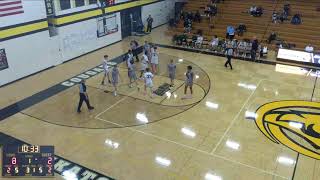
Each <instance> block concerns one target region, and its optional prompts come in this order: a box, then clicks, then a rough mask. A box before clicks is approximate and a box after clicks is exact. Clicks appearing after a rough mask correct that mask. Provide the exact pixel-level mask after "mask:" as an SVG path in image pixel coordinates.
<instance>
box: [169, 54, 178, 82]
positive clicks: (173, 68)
mask: <svg viewBox="0 0 320 180" xmlns="http://www.w3.org/2000/svg"><path fill="white" fill-rule="evenodd" d="M176 69H177V66H176V64H175V63H173V59H171V60H170V63H169V64H168V73H169V78H170V81H171V84H170V86H171V87H173V85H174V79H175V77H176Z"/></svg>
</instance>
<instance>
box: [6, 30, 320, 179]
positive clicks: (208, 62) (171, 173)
mask: <svg viewBox="0 0 320 180" xmlns="http://www.w3.org/2000/svg"><path fill="white" fill-rule="evenodd" d="M165 28H166V27H165V26H162V27H160V28H158V29H156V30H155V31H154V32H153V33H152V34H151V35H148V36H144V37H134V39H137V40H139V42H140V44H142V42H144V40H148V41H150V42H153V43H157V44H163V45H169V44H170V40H169V39H170V37H166V35H165V34H164V30H165ZM131 39H132V37H130V38H128V39H125V40H123V41H121V42H118V43H117V44H114V45H111V46H109V47H106V48H104V49H101V50H99V51H96V52H93V53H91V54H88V55H85V56H83V57H80V58H79V61H72V62H70V63H71V64H72V67H70V65H69V64H68V63H66V64H63V65H61V66H58V67H56V68H54V69H50V70H49V71H44V72H42V73H40V74H37V75H35V76H31V77H28V78H26V79H23V80H21V81H19V82H17V83H16V84H12V85H10V86H6V87H3V88H2V89H1V90H0V93H1V94H2V96H1V97H2V98H3V100H2V104H1V107H3V108H4V107H7V106H8V105H10V104H12V103H15V102H18V101H22V100H23V99H25V98H29V99H28V100H27V101H24V104H21V106H18V107H17V108H16V110H15V113H13V115H12V116H10V117H8V118H6V119H4V120H2V121H0V132H2V136H3V137H6V139H7V140H8V142H7V143H10V142H18V141H19V142H23V143H28V144H37V145H54V148H55V155H56V159H55V166H54V169H55V177H54V179H100V180H101V179H108V178H109V179H117V180H136V179H137V180H158V179H159V180H173V179H179V180H189V179H190V180H200V179H205V180H230V179H236V180H258V179H259V180H281V179H294V180H317V179H319V177H320V161H319V160H317V159H319V155H320V148H319V147H320V143H319V136H318V135H319V132H320V128H319V118H315V119H316V120H315V121H314V122H313V123H307V121H306V120H301V121H300V124H303V125H302V126H299V124H298V126H297V123H296V124H294V123H293V124H291V126H289V125H281V124H276V123H273V124H272V122H269V121H268V122H265V121H264V122H263V123H262V124H266V123H270V124H271V125H268V126H267V125H266V126H267V127H268V128H267V130H265V129H261V126H259V121H258V119H259V117H261V115H263V116H265V114H259V113H262V109H261V108H260V110H261V111H257V110H258V108H259V107H262V106H263V105H264V104H267V103H272V102H275V101H278V102H282V101H284V100H294V101H303V102H308V101H313V102H316V101H319V99H320V83H319V82H318V77H317V74H316V73H315V72H313V71H310V72H309V73H307V74H305V75H296V74H292V73H284V72H278V71H276V68H275V67H276V66H275V65H272V64H264V63H256V62H247V61H242V60H237V59H234V60H233V62H232V63H233V66H234V69H233V70H230V69H229V68H228V69H226V68H225V67H224V62H225V58H224V57H219V56H212V55H206V54H204V53H195V52H190V51H186V50H177V49H174V48H169V47H161V46H160V47H159V52H160V55H159V62H160V67H159V72H158V74H157V75H155V78H154V89H157V88H158V87H159V86H161V85H163V84H164V83H170V80H169V78H168V73H167V64H168V63H169V61H170V60H171V59H173V60H174V61H175V63H176V64H177V73H176V81H175V86H174V87H173V88H171V89H170V90H168V91H167V92H165V93H164V95H163V96H155V97H154V98H150V97H149V96H148V95H147V96H145V95H144V93H143V91H144V90H143V85H144V84H143V81H142V80H138V86H139V89H140V90H138V88H137V87H135V86H134V87H132V88H130V87H129V86H128V83H129V80H128V76H127V68H126V65H125V62H123V63H119V70H120V84H119V91H118V96H113V94H112V91H113V88H112V86H111V85H110V84H107V85H106V86H103V85H100V83H101V79H102V74H103V73H102V72H101V71H100V72H99V66H100V64H101V59H102V56H103V55H104V54H109V57H110V59H114V58H116V57H118V56H120V55H122V54H123V52H125V51H126V50H127V49H128V46H129V45H128V42H129V41H130V40H131ZM139 56H141V54H140V55H139ZM87 59H90V60H91V59H92V61H86V60H87ZM117 62H118V61H117ZM139 65H140V64H139V63H138V69H139ZM189 65H191V66H192V67H193V72H194V74H195V81H194V86H193V88H194V94H193V98H192V99H181V97H183V96H184V92H183V91H184V82H185V72H186V67H187V66H189ZM91 68H96V69H95V70H94V69H91ZM69 70H70V71H69ZM90 70H91V71H94V73H91V74H90V73H85V72H88V71H90ZM100 70H101V68H100ZM58 72H59V73H58ZM55 73H57V74H59V75H57V77H54V76H53V75H54V74H55ZM81 73H82V74H87V75H88V76H83V75H82V76H80V75H79V74H81ZM89 75H90V76H89ZM137 75H140V72H137ZM72 77H78V78H80V77H85V79H86V84H87V88H88V89H87V91H88V94H89V97H90V102H91V104H92V105H93V106H94V107H95V109H94V110H93V111H88V110H87V108H86V106H85V105H84V106H83V107H82V112H81V113H80V114H78V113H77V112H76V106H77V103H78V100H79V99H78V98H79V94H78V93H79V88H78V86H77V85H76V83H74V84H72V85H70V84H69V85H70V86H64V87H63V88H60V89H59V88H56V89H55V90H53V89H54V87H60V86H61V87H62V86H63V84H64V85H66V83H64V82H72V81H70V79H72ZM46 78H50V81H49V82H48V81H46ZM80 79H81V78H80ZM33 83H34V84H35V86H36V87H39V86H42V87H40V88H36V89H34V87H32V84H33ZM21 89H25V91H24V94H19V90H21ZM9 92H13V94H9ZM26 92H28V93H26ZM39 92H44V93H43V94H41V95H36V96H33V97H32V95H33V94H36V93H39ZM2 98H1V99H2ZM35 98H38V99H37V100H35ZM39 98H40V99H39ZM289 104H290V103H289ZM298 104H299V103H298ZM302 104H303V103H302ZM303 105H304V104H303ZM274 106H276V105H274ZM274 106H272V107H274ZM311 106H316V105H314V104H311V105H306V108H305V109H306V110H304V111H303V112H304V113H306V112H310V113H311V114H312V115H314V116H315V117H319V114H318V113H319V112H318V111H319V109H317V108H315V107H314V108H312V107H311ZM22 107H23V108H22ZM263 107H265V106H263ZM281 107H284V109H285V110H284V111H286V112H288V113H287V114H286V115H288V114H289V115H288V116H289V117H294V116H299V117H301V118H302V119H304V118H305V119H308V118H306V117H307V116H305V115H301V114H299V113H294V112H293V111H292V108H291V109H290V108H288V106H281V105H279V107H278V108H277V109H279V108H281ZM301 107H302V105H301V106H299V108H301ZM19 108H20V109H19ZM17 109H18V110H17ZM290 110H291V111H290ZM300 110H301V109H300ZM272 112H274V111H272ZM290 112H293V113H292V114H291V115H290ZM299 112H300V111H299ZM270 114H272V113H270V112H269V114H268V115H270ZM274 116H275V117H274V118H276V115H274ZM281 117H284V116H281ZM289 120H290V118H289ZM310 124H313V125H312V128H311V129H312V130H313V131H312V132H313V134H312V133H311V134H308V135H309V136H311V135H313V137H314V138H315V139H311V138H306V137H307V135H306V136H302V135H301V134H302V133H301V132H300V133H298V132H297V131H295V128H296V129H297V128H298V129H299V128H300V129H302V128H305V129H307V130H305V131H303V130H301V131H303V132H311V131H308V128H307V127H308V126H309V125H310ZM262 126H263V125H262ZM276 127H281V128H279V129H280V130H279V132H282V133H283V134H282V135H281V134H279V133H275V130H276ZM309 130H310V129H309ZM295 132H296V133H295ZM272 133H274V134H272ZM268 134H271V135H269V137H268ZM306 134H307V133H306ZM316 137H318V139H317V138H316ZM290 142H291V143H290ZM292 142H294V143H295V144H300V145H301V146H297V145H296V146H293V145H291V144H292ZM306 149H308V150H309V151H308V150H306ZM310 152H312V153H310ZM0 159H2V158H0ZM0 161H1V160H0ZM0 179H10V178H4V177H1V178H0ZM11 179H12V178H11ZM19 179H24V178H19ZM25 179H32V178H25ZM35 179H36V178H35Z"/></svg>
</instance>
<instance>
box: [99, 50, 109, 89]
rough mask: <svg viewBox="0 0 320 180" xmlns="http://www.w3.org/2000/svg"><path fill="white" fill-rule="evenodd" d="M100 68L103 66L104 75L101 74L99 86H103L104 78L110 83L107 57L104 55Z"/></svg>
mask: <svg viewBox="0 0 320 180" xmlns="http://www.w3.org/2000/svg"><path fill="white" fill-rule="evenodd" d="M102 66H103V70H104V73H103V78H102V81H101V85H105V83H104V81H105V80H106V77H108V82H109V83H111V81H110V76H109V65H108V55H105V56H104V57H103V61H102Z"/></svg>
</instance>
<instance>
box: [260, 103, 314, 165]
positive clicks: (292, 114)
mask: <svg viewBox="0 0 320 180" xmlns="http://www.w3.org/2000/svg"><path fill="white" fill-rule="evenodd" d="M255 123H256V125H257V127H258V128H259V129H260V131H261V132H262V133H263V134H264V135H265V136H266V137H267V138H269V139H270V140H271V141H273V142H275V143H281V144H283V145H285V146H287V147H289V148H290V149H292V150H294V151H297V152H299V153H301V154H304V155H306V156H309V157H312V158H315V159H318V160H320V103H318V102H310V101H276V102H271V103H267V104H264V105H262V106H261V107H259V109H258V110H257V111H256V116H255Z"/></svg>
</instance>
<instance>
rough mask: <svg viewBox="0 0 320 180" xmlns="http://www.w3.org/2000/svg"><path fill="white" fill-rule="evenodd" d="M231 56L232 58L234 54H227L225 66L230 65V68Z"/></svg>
mask: <svg viewBox="0 0 320 180" xmlns="http://www.w3.org/2000/svg"><path fill="white" fill-rule="evenodd" d="M231 58H232V56H230V55H227V61H226V63H225V64H224V66H225V67H228V65H230V68H231V69H232V65H231Z"/></svg>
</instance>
